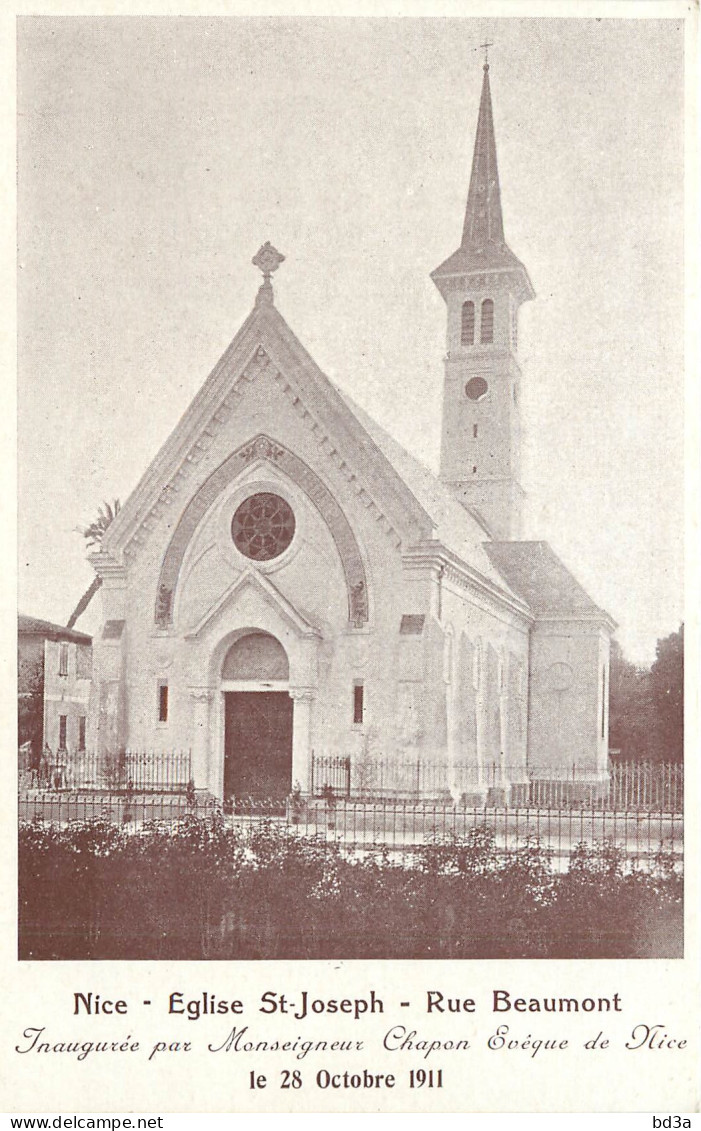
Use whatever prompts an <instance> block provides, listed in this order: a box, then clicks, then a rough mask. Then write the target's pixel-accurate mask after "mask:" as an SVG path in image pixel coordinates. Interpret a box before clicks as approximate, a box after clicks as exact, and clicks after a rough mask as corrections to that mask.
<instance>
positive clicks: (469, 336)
mask: <svg viewBox="0 0 701 1131" xmlns="http://www.w3.org/2000/svg"><path fill="white" fill-rule="evenodd" d="M460 343H461V345H463V346H473V345H474V344H475V304H474V302H464V303H463V304H462V325H461V327H460Z"/></svg>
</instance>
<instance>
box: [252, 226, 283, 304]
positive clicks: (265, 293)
mask: <svg viewBox="0 0 701 1131" xmlns="http://www.w3.org/2000/svg"><path fill="white" fill-rule="evenodd" d="M284 262H285V256H284V255H283V254H282V253H281V252H279V251H278V250H277V248H276V247H273V245H272V244H271V242H270V240H266V241H265V243H264V244H263V246H262V247H259V248H258V251H257V252H256V254H255V255H254V256H253V259H252V260H251V263H252V264H253V266H254V267H258V268H260V270H261V271H262V272H263V283H262V286H261V287H260V290H259V291H258V294H257V295H256V304H257V303H260V302H270V303H272V302H273V284H272V283H271V281H270V276H271V275H272V273H273V271H277V269H278V267H279V266H280V264H281V263H284Z"/></svg>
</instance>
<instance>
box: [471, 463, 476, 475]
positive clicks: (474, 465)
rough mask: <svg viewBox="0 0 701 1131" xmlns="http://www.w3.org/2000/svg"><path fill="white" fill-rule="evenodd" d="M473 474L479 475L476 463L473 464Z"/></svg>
mask: <svg viewBox="0 0 701 1131" xmlns="http://www.w3.org/2000/svg"><path fill="white" fill-rule="evenodd" d="M472 474H473V475H476V474H477V464H476V463H473V465H472Z"/></svg>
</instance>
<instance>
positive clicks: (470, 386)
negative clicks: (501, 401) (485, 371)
mask: <svg viewBox="0 0 701 1131" xmlns="http://www.w3.org/2000/svg"><path fill="white" fill-rule="evenodd" d="M488 392H489V385H488V384H487V382H486V381H485V379H484V377H472V378H471V379H470V380H469V381H468V382H467V384H466V386H465V396H466V397H468V398H469V399H470V400H471V401H482V400H484V398H485V397H486V395H487V393H488Z"/></svg>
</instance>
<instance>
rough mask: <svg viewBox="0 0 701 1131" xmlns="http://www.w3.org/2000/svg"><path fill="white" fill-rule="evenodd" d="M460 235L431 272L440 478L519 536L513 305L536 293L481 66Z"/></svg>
mask: <svg viewBox="0 0 701 1131" xmlns="http://www.w3.org/2000/svg"><path fill="white" fill-rule="evenodd" d="M483 70H484V77H483V79H482V97H481V99H480V107H479V115H478V118H477V132H476V135H475V151H474V156H473V158H472V172H471V174H470V188H469V192H468V197H467V208H466V210H465V223H464V226H463V233H462V243H461V244H460V247H459V248H458V250H457V251H456V252H455V253H454V254H453V255H451V256H450V257H449V258H448V259H446V260H445V262H444V263H442V264H441V265H440V267H437V268H436V270H435V271H433V272H432V274H431V278H432V279H433V281H434V283H435V284H436V286H437V287H438V290H439V291H440V292H441V294H442V296H443V298H444V300H445V303H446V306H447V316H448V319H447V320H448V329H447V353H446V358H445V383H444V391H443V431H442V438H441V465H440V477H441V479H442V480H443V482H444V483H446V484H447V485H448V486H449V487H451V488H452V490H453V491H454V493H455V494H456V495H457V497H458V499H459V500H460V502H461V503H462V505H463V506H464V507H466V508H467V509H468V510H470V511H472V512H473V513H474V514H475V515H477V517H479V518H480V519H481V520H482V522H483V524H484V525H485V526H486V527H487V529H488V530H489V532H490V534H491V535H492V537H493V538H494V539H495V540H497V541H508V540H514V539H519V538H520V537H521V514H522V507H523V494H524V493H523V488H522V487H521V483H520V477H521V453H520V440H521V437H520V432H521V426H520V408H519V394H520V383H521V370H520V369H519V366H518V360H517V346H518V309H519V307H520V305H521V303H522V302H526V301H527V300H528V299H532V298H534V297H535V292H534V290H533V287H532V285H531V281H530V279H529V278H528V272H527V271H526V268H525V267H524V266H523V264H522V263H521V262H520V260H518V259H517V258H516V256H515V255H514V254H513V252H512V251H511V250H510V249H509V248H508V247H507V246H506V242H505V240H504V224H503V219H502V213H501V193H500V189H499V172H498V169H497V151H496V144H495V140H494V123H493V120H492V96H491V92H490V88H489V63H487V62H485V64H484V68H483Z"/></svg>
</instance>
